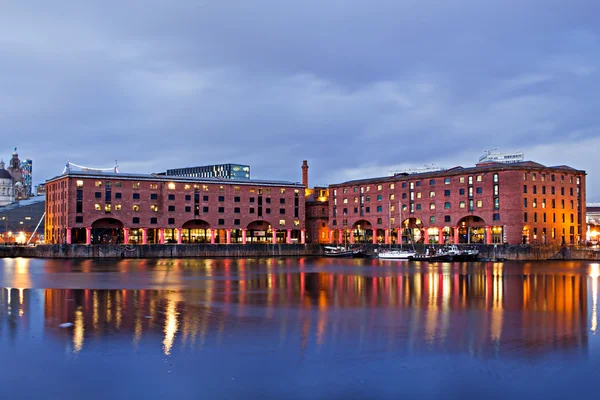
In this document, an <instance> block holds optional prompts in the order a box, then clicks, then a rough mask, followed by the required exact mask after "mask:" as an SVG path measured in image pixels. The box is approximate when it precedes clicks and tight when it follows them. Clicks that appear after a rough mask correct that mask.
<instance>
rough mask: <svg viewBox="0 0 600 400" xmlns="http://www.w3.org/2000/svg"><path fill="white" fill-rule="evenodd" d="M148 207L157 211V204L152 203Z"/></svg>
mask: <svg viewBox="0 0 600 400" xmlns="http://www.w3.org/2000/svg"><path fill="white" fill-rule="evenodd" d="M150 209H151V210H152V211H154V212H158V206H157V205H156V204H152V205H151V206H150Z"/></svg>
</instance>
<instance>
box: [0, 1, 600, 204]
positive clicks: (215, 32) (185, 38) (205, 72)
mask: <svg viewBox="0 0 600 400" xmlns="http://www.w3.org/2000/svg"><path fill="white" fill-rule="evenodd" d="M597 15H600V4H596V2H593V1H588V0H579V1H572V2H569V3H568V4H567V3H565V2H564V1H563V0H531V1H527V2H523V1H517V0H503V1H500V0H498V1H488V2H482V1H480V0H454V1H446V0H444V1H442V0H437V1H436V0H428V1H423V0H420V1H417V0H410V1H409V0H404V1H401V0H379V1H377V0H375V1H374V0H371V1H360V0H357V1H353V2H347V1H341V0H330V1H327V2H323V1H316V0H309V1H304V2H296V3H290V2H281V1H275V0H255V1H252V2H240V1H221V2H202V1H187V0H180V1H177V2H167V1H165V0H147V1H130V2H125V3H123V2H116V1H112V0H107V1H104V2H98V3H95V4H94V5H89V4H85V2H83V3H82V2H76V1H58V2H53V3H52V4H51V5H49V4H48V3H47V2H42V1H28V2H20V3H18V2H17V3H14V2H13V3H11V4H3V5H2V6H1V13H0V22H1V23H0V51H2V54H3V57H2V60H1V61H0V130H1V131H2V142H3V148H4V149H3V150H1V151H0V154H2V155H3V156H4V158H8V157H9V156H10V151H11V149H12V147H13V146H15V145H17V146H19V151H20V154H21V155H22V156H23V157H28V158H32V159H34V178H35V181H36V182H40V181H43V180H44V179H47V178H49V177H51V176H53V175H55V174H58V173H60V172H61V171H62V167H63V165H64V163H65V162H66V161H67V160H71V161H73V162H75V163H78V164H83V165H90V166H107V167H110V166H112V164H113V163H114V160H119V164H120V165H121V169H122V170H127V171H130V172H154V171H160V170H164V169H166V168H168V167H178V166H186V165H197V164H205V163H219V162H242V163H248V164H251V165H252V168H253V173H252V174H253V176H254V177H256V178H263V179H268V178H273V179H287V180H294V181H296V180H299V179H300V169H299V167H300V164H301V160H302V159H308V160H309V164H310V166H311V169H310V172H311V181H312V182H313V183H319V184H327V183H330V182H334V181H339V180H343V179H348V178H354V177H360V176H369V175H385V174H387V173H388V171H390V170H393V169H398V168H401V167H419V166H422V165H424V164H431V163H435V164H437V165H440V166H446V167H451V166H454V165H457V164H459V165H465V166H466V165H472V164H474V162H475V161H476V159H477V157H478V156H479V155H480V154H481V153H482V152H483V150H485V149H488V148H492V147H498V148H500V149H504V150H507V151H508V150H523V151H525V153H526V155H527V156H528V157H527V158H534V159H535V160H536V161H540V162H543V163H545V164H550V165H553V164H569V165H572V166H574V167H576V168H582V169H586V170H588V173H589V175H588V193H589V197H590V198H591V199H594V198H595V199H597V200H600V178H597V177H596V175H595V174H594V172H593V169H594V168H595V154H594V152H591V151H590V148H592V149H593V148H595V147H596V146H597V145H600V124H599V123H598V122H597V118H596V116H597V115H598V114H599V112H600V106H599V105H600V101H599V100H598V99H597V97H598V96H597V93H598V90H599V89H600V69H599V68H598V67H597V66H598V65H600V63H599V61H600V28H598V24H597ZM566 149H568V150H569V151H565V150H566Z"/></svg>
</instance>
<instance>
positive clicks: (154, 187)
mask: <svg viewBox="0 0 600 400" xmlns="http://www.w3.org/2000/svg"><path fill="white" fill-rule="evenodd" d="M150 189H152V190H156V189H158V184H157V183H151V184H150Z"/></svg>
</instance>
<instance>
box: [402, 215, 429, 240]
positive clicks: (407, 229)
mask: <svg viewBox="0 0 600 400" xmlns="http://www.w3.org/2000/svg"><path fill="white" fill-rule="evenodd" d="M423 236H424V235H423V221H421V220H420V219H419V218H414V217H411V218H407V219H405V220H404V221H402V243H407V244H408V243H421V242H422V241H423V239H424V238H423Z"/></svg>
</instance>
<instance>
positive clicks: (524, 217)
mask: <svg viewBox="0 0 600 400" xmlns="http://www.w3.org/2000/svg"><path fill="white" fill-rule="evenodd" d="M523 222H527V213H523Z"/></svg>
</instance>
